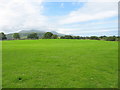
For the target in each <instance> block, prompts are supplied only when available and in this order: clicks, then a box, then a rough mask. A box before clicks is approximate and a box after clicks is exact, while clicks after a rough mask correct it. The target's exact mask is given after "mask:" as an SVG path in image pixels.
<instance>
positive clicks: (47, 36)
mask: <svg viewBox="0 0 120 90" xmlns="http://www.w3.org/2000/svg"><path fill="white" fill-rule="evenodd" d="M52 35H53V33H51V32H46V33H45V34H44V36H43V38H44V39H51V38H52Z"/></svg>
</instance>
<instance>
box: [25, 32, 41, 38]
mask: <svg viewBox="0 0 120 90" xmlns="http://www.w3.org/2000/svg"><path fill="white" fill-rule="evenodd" d="M27 38H28V39H38V38H39V37H38V36H37V33H32V34H29V35H28V36H27Z"/></svg>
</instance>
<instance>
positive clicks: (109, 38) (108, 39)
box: [105, 36, 116, 41]
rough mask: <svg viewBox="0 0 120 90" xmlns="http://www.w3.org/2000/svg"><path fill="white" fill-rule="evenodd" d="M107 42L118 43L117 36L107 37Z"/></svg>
mask: <svg viewBox="0 0 120 90" xmlns="http://www.w3.org/2000/svg"><path fill="white" fill-rule="evenodd" d="M105 40H106V41H116V37H115V36H110V37H106V38H105Z"/></svg>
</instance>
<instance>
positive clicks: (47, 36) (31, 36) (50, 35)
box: [0, 32, 119, 41]
mask: <svg viewBox="0 0 120 90" xmlns="http://www.w3.org/2000/svg"><path fill="white" fill-rule="evenodd" d="M0 36H1V37H0V40H7V37H6V35H5V34H4V33H3V32H2V33H0ZM13 38H14V39H15V40H16V39H21V38H20V35H19V33H14V34H13ZM27 39H90V40H106V41H118V40H119V37H118V36H99V37H98V36H89V37H88V36H87V37H82V36H72V35H64V36H61V37H58V35H55V34H53V33H51V32H46V33H45V34H44V35H43V37H42V38H39V37H38V35H37V33H31V34H29V35H28V36H27Z"/></svg>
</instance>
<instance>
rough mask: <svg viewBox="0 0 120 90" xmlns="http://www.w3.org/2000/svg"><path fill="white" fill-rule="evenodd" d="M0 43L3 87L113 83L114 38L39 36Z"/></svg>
mask: <svg viewBox="0 0 120 90" xmlns="http://www.w3.org/2000/svg"><path fill="white" fill-rule="evenodd" d="M2 44H3V45H2V50H3V51H2V56H3V60H2V68H3V71H2V75H3V77H2V84H3V88H115V87H117V79H118V78H117V71H118V51H117V50H118V43H117V42H112V41H97V40H62V39H56V40H53V39H50V40H47V39H43V40H11V41H2Z"/></svg>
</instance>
